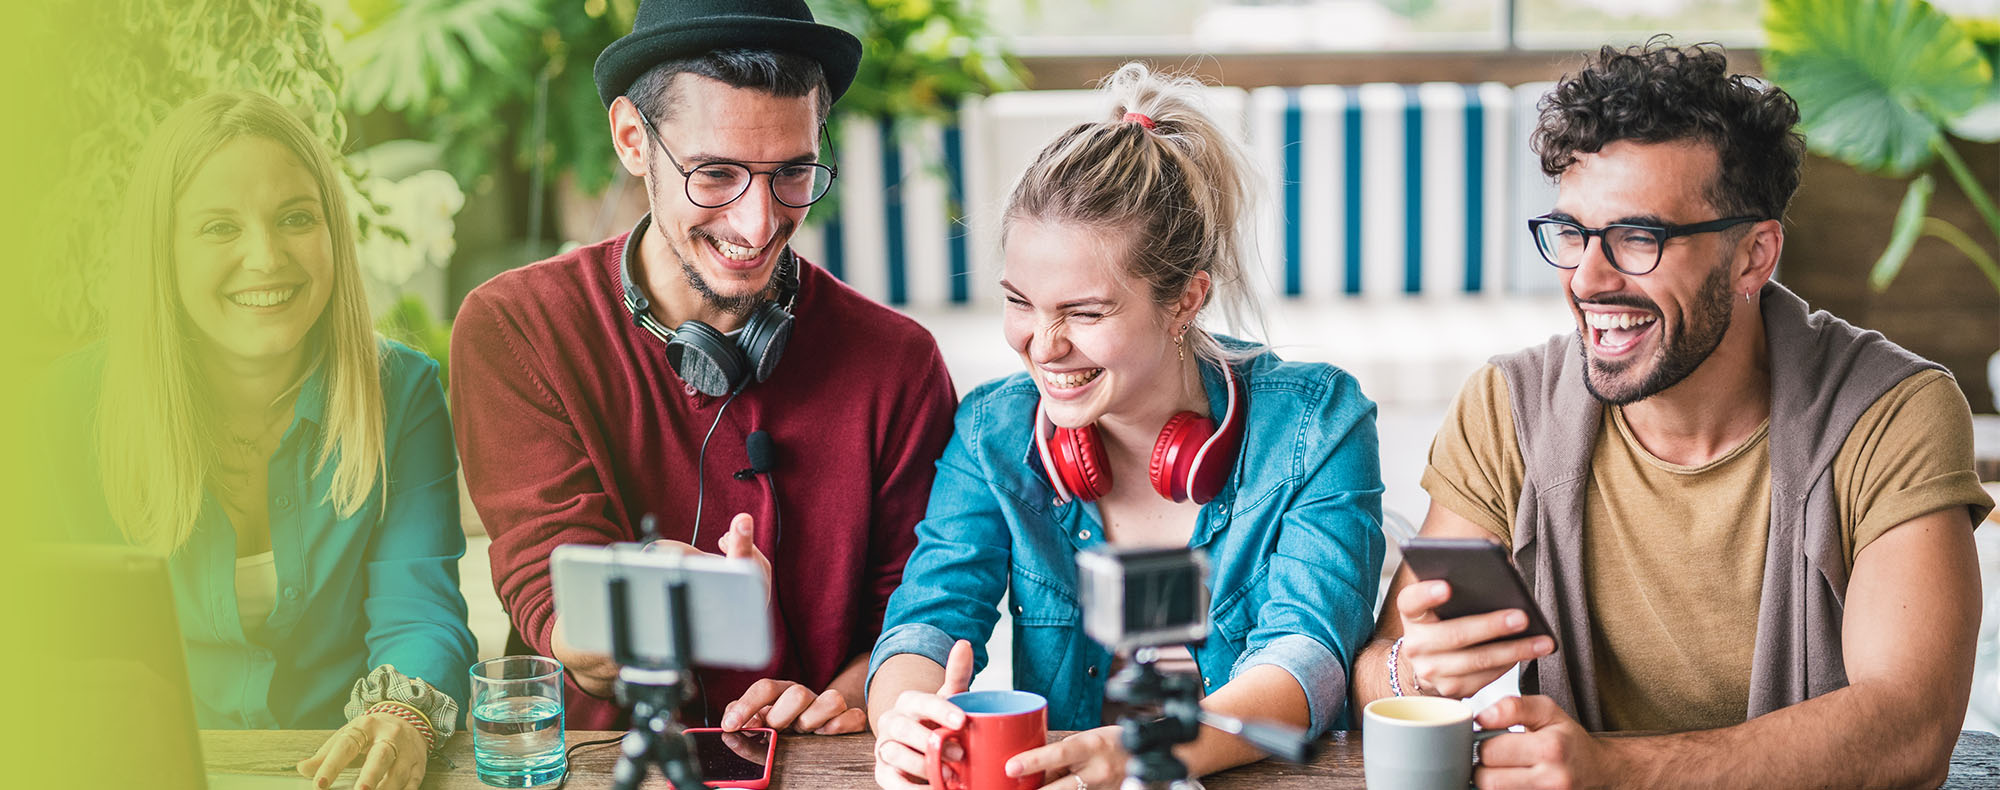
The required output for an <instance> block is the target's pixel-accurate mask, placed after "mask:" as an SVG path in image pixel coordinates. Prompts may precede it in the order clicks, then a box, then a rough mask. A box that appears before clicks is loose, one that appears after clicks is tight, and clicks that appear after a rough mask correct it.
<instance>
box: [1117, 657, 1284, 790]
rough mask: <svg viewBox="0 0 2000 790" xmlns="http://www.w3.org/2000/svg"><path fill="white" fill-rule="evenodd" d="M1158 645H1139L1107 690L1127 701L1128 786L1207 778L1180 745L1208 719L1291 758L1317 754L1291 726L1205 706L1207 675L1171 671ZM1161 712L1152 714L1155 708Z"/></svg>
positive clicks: (1160, 789)
mask: <svg viewBox="0 0 2000 790" xmlns="http://www.w3.org/2000/svg"><path fill="white" fill-rule="evenodd" d="M1156 660H1158V653H1157V650H1156V649H1155V648H1151V647H1142V648H1139V649H1138V650H1135V651H1133V653H1132V660H1131V661H1130V662H1128V663H1127V664H1126V665H1125V669H1123V670H1121V671H1120V672H1119V673H1118V675H1117V676H1115V677H1113V678H1111V681H1110V683H1108V684H1106V686H1105V689H1104V696H1106V697H1108V698H1110V699H1111V701H1113V702H1117V703H1121V704H1123V705H1124V706H1125V713H1124V714H1123V715H1121V716H1119V717H1118V729H1119V732H1120V736H1121V737H1120V741H1121V742H1122V743H1123V744H1124V745H1125V751H1126V752H1127V753H1129V754H1131V755H1132V757H1131V759H1129V760H1127V761H1126V763H1125V784H1124V790H1189V789H1191V788H1199V787H1201V783H1200V782H1197V781H1195V780H1193V779H1190V778H1188V770H1187V766H1186V765H1183V764H1182V763H1181V761H1180V758H1178V757H1175V756H1174V747H1175V746H1179V745H1181V744H1183V743H1190V742H1192V741H1194V739H1195V738H1196V737H1197V736H1199V735H1200V734H1201V725H1203V724H1206V725H1208V726H1210V727H1214V728H1216V729H1218V730H1221V731H1223V732H1226V733H1229V734H1231V735H1235V736H1238V737H1241V738H1243V739H1244V740H1246V741H1249V742H1250V745H1252V746H1255V747H1257V748H1258V749H1261V750H1263V752H1264V753H1265V754H1268V755H1271V756H1272V757H1276V758H1278V759H1280V760H1286V761H1289V762H1295V763H1299V762H1305V761H1306V760H1309V759H1311V758H1312V753H1313V744H1312V741H1311V740H1309V739H1307V738H1306V737H1305V734H1304V733H1302V732H1299V731H1298V730H1294V729H1292V728H1290V727H1284V726H1280V725H1275V724H1257V723H1251V722H1245V721H1243V720H1241V719H1235V718H1231V717H1229V716H1224V715H1222V714H1219V713H1211V712H1208V711H1204V710H1202V709H1201V679H1200V678H1197V677H1195V676H1194V675H1185V674H1174V675H1169V674H1166V673H1164V672H1161V671H1160V670H1159V667H1157V666H1154V662H1155V661H1156ZM1154 710H1157V711H1159V715H1157V716H1154V715H1149V713H1148V712H1149V711H1154Z"/></svg>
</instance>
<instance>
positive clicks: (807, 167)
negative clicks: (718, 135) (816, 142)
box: [632, 101, 839, 208]
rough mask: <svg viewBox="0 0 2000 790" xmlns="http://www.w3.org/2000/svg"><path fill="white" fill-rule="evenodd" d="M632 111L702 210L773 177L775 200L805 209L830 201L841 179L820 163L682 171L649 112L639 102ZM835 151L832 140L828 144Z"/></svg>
mask: <svg viewBox="0 0 2000 790" xmlns="http://www.w3.org/2000/svg"><path fill="white" fill-rule="evenodd" d="M632 111H633V112H636V113H638V114H639V122H640V123H641V124H644V125H645V126H646V132H647V136H649V137H651V138H653V142H654V143H656V144H658V145H659V146H660V151H662V152H664V153H665V154H666V155H667V161H668V162H669V163H671V164H672V165H673V166H674V172H677V173H680V174H681V178H682V179H683V180H682V184H683V186H684V188H685V189H686V191H687V197H688V202H690V203H693V204H695V205H697V206H700V207H702V208H722V207H723V206H727V205H729V204H731V203H734V202H736V199H737V198H740V197H743V193H745V192H749V191H750V182H751V181H753V180H755V177H756V176H765V175H767V176H770V177H771V197H774V198H777V199H778V202H779V203H782V204H784V205H786V206H790V207H792V208H805V207H807V206H810V205H812V204H814V203H818V202H819V199H820V198H823V197H826V193H827V190H828V188H830V187H832V186H833V179H834V177H835V176H837V175H839V172H838V171H836V170H835V169H834V168H833V166H832V165H824V164H820V163H818V162H705V163H702V164H700V165H696V166H695V168H694V169H693V170H689V169H687V168H684V167H681V162H680V160H679V159H676V158H674V152H672V151H669V150H667V142H666V141H665V140H662V139H660V131H659V130H658V129H655V128H653V122H652V121H651V120H649V119H647V118H646V112H645V111H644V110H641V109H639V103H638V102H637V101H633V102H632ZM820 134H821V135H825V134H826V127H825V126H824V125H821V126H820ZM828 145H829V147H831V139H830V138H829V142H828ZM751 165H777V167H776V168H773V169H770V170H752V169H750V166H751Z"/></svg>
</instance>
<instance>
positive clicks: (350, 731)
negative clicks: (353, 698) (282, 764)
mask: <svg viewBox="0 0 2000 790" xmlns="http://www.w3.org/2000/svg"><path fill="white" fill-rule="evenodd" d="M356 758H360V759H361V775H360V776H358V777H356V778H355V780H354V788H355V790H417V786H418V785H421V784H423V781H424V767H425V763H426V761H428V760H429V759H430V755H429V748H428V744H427V743H425V742H424V734H423V733H422V732H419V731H417V728H416V726H415V725H412V724H410V723H409V722H407V721H404V720H402V719H401V718H398V717H396V716H395V715H393V714H388V713H370V714H367V715H364V716H357V717H355V718H354V719H353V720H352V721H349V722H348V723H347V726H345V727H342V728H340V729H338V730H335V731H334V733H333V736H332V737H330V738H327V739H326V743H323V744H320V747H319V751H317V752H314V753H313V756H311V757H308V758H306V759H305V760H304V761H302V762H300V763H299V775H300V776H304V777H306V778H309V779H312V780H313V785H314V786H316V787H321V788H325V787H332V786H333V781H334V779H336V778H338V777H339V776H340V772H341V771H344V770H346V769H347V766H348V765H349V764H350V763H353V762H354V761H355V759H356Z"/></svg>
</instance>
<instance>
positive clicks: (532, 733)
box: [469, 656, 563, 787]
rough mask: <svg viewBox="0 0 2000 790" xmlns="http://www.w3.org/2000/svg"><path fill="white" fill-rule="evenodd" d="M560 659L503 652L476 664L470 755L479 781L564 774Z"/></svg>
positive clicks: (525, 781)
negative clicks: (507, 654) (475, 765)
mask: <svg viewBox="0 0 2000 790" xmlns="http://www.w3.org/2000/svg"><path fill="white" fill-rule="evenodd" d="M562 695H563V684H562V664H561V663H558V662H557V661H556V660H555V659H553V658H544V657H542V656H502V657H500V658H493V659H488V660H485V661H481V662H479V663H477V664H473V665H472V715H471V716H470V717H469V718H470V720H471V722H472V756H473V759H474V761H475V762H477V763H478V764H479V781H481V782H485V783H486V784H489V785H493V786H495V787H533V786H535V785H539V784H547V783H549V782H553V781H555V780H557V779H559V778H561V777H562V774H563V696H562Z"/></svg>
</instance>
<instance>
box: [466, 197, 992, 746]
mask: <svg viewBox="0 0 2000 790" xmlns="http://www.w3.org/2000/svg"><path fill="white" fill-rule="evenodd" d="M625 241H626V237H625V236H619V237H617V238H613V239H610V240H607V241H604V242H602V243H599V244H595V245H591V246H588V247H582V248H579V249H576V250H572V251H570V252H568V253H564V254H562V255H559V256H557V257H555V258H551V259H549V260H546V261H542V262H540V263H536V264H533V265H530V266H525V267H522V268H519V269H515V270H513V271H509V272H507V273H505V274H502V275H500V276H498V277H495V278H493V279H492V280H490V281H488V282H487V283H485V284H484V285H481V286H479V287H478V288H476V289H474V290H473V291H472V293H471V294H469V295H467V296H466V298H465V304H464V305H463V306H462V307H460V308H459V313H458V318H457V321H456V324H455V325H454V326H453V328H452V338H451V411H452V419H453V423H454V424H455V427H456V428H457V434H458V447H459V454H460V456H461V459H462V464H463V466H464V469H465V481H466V485H467V487H468V488H469V489H470V490H471V494H472V503H473V505H474V506H475V507H476V508H477V509H478V511H479V516H480V518H481V519H482V520H484V521H485V523H486V530H487V532H488V533H490V534H491V535H492V536H493V547H492V550H491V559H492V562H493V583H494V586H495V588H496V589H497V591H498V592H499V595H500V602H501V604H502V605H504V606H505V607H506V609H507V613H508V617H509V619H510V620H511V621H512V624H513V633H512V634H511V635H510V637H509V639H508V643H509V647H508V650H509V652H510V653H516V652H525V651H532V652H534V653H538V654H541V655H549V654H550V653H551V649H550V644H551V641H552V636H553V635H552V633H551V627H552V625H553V624H554V622H555V602H554V597H553V595H552V593H551V592H550V584H549V552H550V551H551V550H552V549H554V548H555V547H556V546H560V545H563V544H566V543H589V544H604V543H610V542H613V541H629V540H635V539H637V537H638V530H639V519H640V517H641V516H643V515H645V514H647V513H653V514H655V515H656V516H657V517H658V518H659V528H660V534H661V536H663V537H666V538H669V539H673V540H683V541H685V540H689V538H690V536H692V535H693V534H694V531H695V530H694V526H695V525H694V518H695V494H696V485H695V484H696V460H697V453H698V452H699V451H700V448H701V444H702V437H703V435H704V434H706V433H707V432H708V429H709V425H710V424H711V423H712V422H713V421H714V420H715V418H716V410H717V409H718V408H719V407H720V406H721V405H722V403H723V400H724V399H723V398H710V397H707V396H704V395H701V394H698V393H693V394H691V392H692V391H691V390H687V389H686V388H684V386H683V385H682V383H681V381H680V379H679V378H678V377H677V376H676V375H675V374H674V372H673V369H672V368H670V367H668V365H667V356H666V346H665V344H664V343H662V342H660V340H659V338H657V337H654V336H653V335H651V334H649V333H648V332H646V331H645V330H643V329H640V328H638V327H636V326H634V325H633V323H632V319H631V317H630V313H628V312H627V311H626V309H625V307H624V305H623V303H622V302H621V301H620V294H621V291H620V282H619V276H618V268H617V267H618V261H619V256H620V255H621V254H622V253H623V251H624V245H625ZM800 269H801V284H800V292H799V299H798V304H797V308H796V310H795V314H796V316H797V323H796V324H795V325H794V327H793V330H792V337H791V344H790V346H789V347H788V348H787V349H786V350H785V352H784V356H783V358H782V359H781V360H780V361H779V363H778V366H777V369H776V371H775V372H774V373H773V374H772V375H771V378H770V379H769V380H767V381H764V382H762V383H752V384H750V385H749V386H748V387H747V388H746V389H744V391H743V393H742V394H741V395H740V396H739V397H737V399H736V402H735V403H733V404H731V405H730V406H729V409H728V411H727V412H726V413H725V414H724V416H723V418H722V422H721V424H720V425H719V426H717V427H716V429H715V435H714V438H713V439H712V440H711V441H710V442H709V445H708V461H707V468H706V472H705V475H704V477H705V478H706V480H707V483H708V485H707V491H706V503H705V504H704V505H703V508H702V515H701V519H702V525H701V533H700V536H699V539H698V540H697V541H696V543H697V545H698V547H699V548H701V549H702V550H704V551H719V549H718V548H717V545H716V542H717V540H718V539H719V538H720V537H721V536H722V534H723V532H724V531H725V530H727V529H728V528H729V520H730V518H731V517H732V516H734V515H735V514H736V513H738V512H747V513H750V514H751V515H753V516H755V517H756V519H757V525H758V526H757V545H758V547H759V548H760V549H762V550H763V551H764V553H765V555H766V556H768V557H770V558H771V561H772V564H773V576H774V593H775V603H776V606H775V620H776V623H775V628H774V631H775V633H774V634H773V637H774V640H775V641H774V645H775V651H776V652H775V659H774V661H773V664H772V666H771V667H770V668H769V669H768V670H767V671H765V672H727V671H704V672H701V673H700V685H701V688H702V690H703V694H702V701H701V702H699V703H696V704H695V705H692V706H690V708H689V710H688V713H689V714H690V718H693V717H706V718H709V719H711V720H714V719H719V718H720V717H721V711H722V707H723V706H724V705H726V704H728V703H729V702H731V701H733V700H735V699H736V698H737V697H738V696H741V694H742V693H743V692H744V690H745V689H746V688H747V687H748V686H749V685H750V684H751V683H752V682H755V681H756V680H757V679H758V678H760V677H776V678H782V679H786V680H794V681H798V682H801V683H805V684H807V685H809V686H811V687H813V688H814V690H818V689H822V688H825V687H826V685H827V684H828V683H829V682H831V681H832V679H833V677H834V675H835V674H837V673H838V672H839V671H840V669H841V667H842V666H844V665H845V664H846V663H847V662H848V661H849V660H850V659H853V658H854V657H856V656H859V655H863V654H866V653H867V652H868V650H869V649H870V648H871V647H872V646H873V645H874V642H875V637H876V635H877V634H878V633H879V632H880V631H881V628H882V613H883V610H884V609H885V608H886V607H887V606H888V603H889V594H890V593H891V592H892V591H894V590H895V589H896V585H897V584H899V583H900V582H901V581H902V576H903V562H904V560H905V559H907V558H908V557H909V554H910V549H911V548H913V547H914V546H915V545H916V534H915V526H916V523H917V521H918V520H919V519H921V518H922V517H923V514H924V505H925V503H926V501H928V499H929V497H930V488H931V477H932V475H933V474H934V471H935V470H934V468H933V464H934V463H935V462H936V460H937V458H938V456H939V455H940V454H942V453H943V451H944V445H945V442H946V440H947V439H949V438H950V435H951V425H952V413H953V410H954V408H955V407H956V401H957V397H956V395H955V394H954V393H953V391H952V385H951V378H950V377H949V376H948V375H946V372H945V368H944V360H943V358H942V357H941V356H940V355H939V354H938V348H937V342H936V341H935V340H933V339H932V338H931V336H930V334H929V333H928V332H926V331H925V330H924V329H923V328H922V327H920V326H918V325H917V323H916V322H914V321H912V320H910V319H909V318H907V317H904V316H903V315H901V314H898V313H896V312H895V311H892V310H890V309H888V308H886V307H883V306H881V305H879V304H876V303H874V302H871V301H869V300H868V299H867V298H866V297H863V296H862V295H860V294H859V293H857V292H855V291H854V290H853V289H851V288H849V287H847V286H846V285H845V284H843V283H841V282H840V281H838V280H836V279H835V278H834V277H832V276H831V275H829V274H827V273H826V272H825V271H823V270H821V269H820V268H819V267H817V266H813V265H810V264H803V262H802V265H801V267H800ZM756 430H763V431H767V432H769V433H770V435H771V439H772V440H773V443H774V444H775V445H776V447H777V461H776V465H775V467H774V469H773V472H772V480H773V481H774V482H775V484H776V490H777V502H778V504H779V506H780V507H781V508H782V515H783V536H782V542H781V543H779V544H778V545H773V541H774V540H775V539H776V537H775V536H774V535H773V534H772V531H771V526H770V525H771V523H772V521H771V516H772V501H771V498H770V497H769V496H768V495H767V494H766V493H765V489H764V484H763V482H762V481H760V480H756V479H754V478H753V479H751V480H747V481H746V480H737V479H735V478H734V477H733V476H732V475H733V473H735V472H736V471H737V470H740V469H744V468H746V467H747V466H749V459H748V454H747V453H746V451H745V449H744V440H745V437H747V436H748V435H749V434H750V433H751V432H752V431H756ZM564 693H565V695H566V701H567V707H568V726H569V727H570V728H571V729H578V730H595V729H615V728H622V727H624V726H625V722H624V717H623V715H622V713H621V712H620V711H619V710H617V707H616V705H615V704H614V703H613V702H611V701H609V700H604V699H599V698H595V697H591V696H588V695H586V694H584V693H583V691H582V690H581V689H579V688H577V686H576V685H575V684H574V683H569V684H567V687H566V689H565V691H564ZM704 711H705V712H704Z"/></svg>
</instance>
